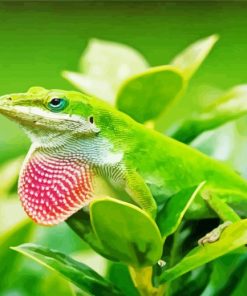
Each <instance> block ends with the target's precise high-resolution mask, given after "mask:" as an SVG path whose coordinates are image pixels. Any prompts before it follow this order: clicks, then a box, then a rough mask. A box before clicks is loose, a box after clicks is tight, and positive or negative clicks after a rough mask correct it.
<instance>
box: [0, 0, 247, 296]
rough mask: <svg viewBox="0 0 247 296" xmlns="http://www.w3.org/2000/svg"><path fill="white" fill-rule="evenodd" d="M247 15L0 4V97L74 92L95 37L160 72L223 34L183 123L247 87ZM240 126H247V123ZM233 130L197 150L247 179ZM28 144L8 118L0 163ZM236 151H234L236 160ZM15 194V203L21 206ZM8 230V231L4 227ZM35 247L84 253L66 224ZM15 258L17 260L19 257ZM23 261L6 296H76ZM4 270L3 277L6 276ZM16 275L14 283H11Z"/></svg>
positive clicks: (2, 124)
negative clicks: (40, 90)
mask: <svg viewBox="0 0 247 296" xmlns="http://www.w3.org/2000/svg"><path fill="white" fill-rule="evenodd" d="M246 16H247V3H245V2H153V1H152V2H140V1H139V2H129V1H128V2H21V1H20V2H0V95H3V94H6V93H12V92H22V91H26V90H27V89H28V88H29V87H31V86H43V87H46V88H62V89H73V86H71V85H70V84H69V83H68V82H67V81H66V80H64V79H63V78H62V76H61V72H62V71H63V70H72V71H77V70H78V61H79V58H80V56H81V53H82V52H83V50H84V49H85V48H86V46H87V43H88V40H89V39H90V38H99V39H104V40H109V41H116V42H120V43H124V44H127V45H129V46H131V47H134V48H135V49H137V50H138V51H140V52H141V53H142V54H143V55H144V56H145V57H146V59H147V61H148V62H149V63H150V65H151V66H156V65H161V64H167V63H169V62H170V61H171V60H172V58H173V57H174V56H175V55H176V54H177V53H179V52H180V51H181V50H182V49H184V48H185V47H186V46H188V45H189V44H191V43H192V42H194V41H196V40H198V39H200V38H203V37H206V36H209V35H211V34H214V33H217V34H219V35H220V41H219V42H218V43H217V45H216V46H215V48H214V49H213V51H212V52H211V53H210V55H209V56H208V58H207V60H206V61H205V62H204V64H203V65H202V66H201V68H200V69H199V71H198V72H197V73H196V75H195V76H194V77H193V79H192V81H191V83H190V85H189V89H188V91H187V94H186V96H185V97H184V98H183V102H182V104H180V107H179V110H176V112H174V113H173V114H170V115H169V116H177V117H180V116H181V117H183V116H186V113H187V112H188V110H190V111H191V110H197V109H198V108H200V106H202V105H203V104H205V103H206V102H208V101H210V100H213V98H214V97H215V96H218V94H220V93H221V92H222V91H224V90H226V89H228V88H230V87H232V86H234V85H237V84H243V83H247V31H246V28H247V17H246ZM239 124H240V126H241V127H244V126H246V125H245V123H244V121H242V122H240V123H239ZM241 124H242V125H241ZM232 129H233V127H232V126H231V125H230V126H227V127H224V130H223V132H222V130H220V131H219V134H218V137H217V140H216V137H215V135H213V137H212V140H211V142H210V141H209V142H207V145H206V146H204V145H203V144H202V143H203V142H202V143H200V144H198V146H199V148H200V149H201V150H205V152H207V153H209V154H212V155H214V156H215V157H218V158H220V159H223V160H224V161H227V162H231V164H233V165H234V167H235V169H236V170H239V171H241V172H242V173H243V174H244V175H246V168H245V167H243V161H241V158H238V159H236V158H235V157H234V155H235V154H238V149H239V147H240V148H241V153H243V147H246V146H247V145H246V142H247V139H246V136H247V129H246V131H245V130H244V128H242V131H241V133H240V134H239V135H237V136H236V134H235V133H234V136H233V132H232ZM234 129H235V127H234ZM222 135H223V136H222ZM233 139H234V140H236V139H237V140H236V141H233ZM212 141H213V142H215V141H218V143H219V142H220V143H222V145H223V146H224V149H223V150H222V145H220V146H219V145H211V144H210V145H209V144H208V143H212ZM29 145H30V142H29V140H28V139H27V137H26V136H25V134H24V133H23V131H22V130H21V129H19V128H18V127H17V126H16V125H15V124H14V123H12V122H10V121H8V120H7V119H5V118H3V117H2V116H1V117H0V164H1V165H4V163H6V162H7V161H8V160H11V159H13V158H15V157H18V156H21V155H23V154H25V152H26V151H27V149H28V147H29ZM195 145H196V144H195ZM208 146H210V147H209V148H208ZM238 146H239V147H238ZM212 147H213V148H212ZM229 147H230V148H229ZM227 149H228V150H227ZM229 149H231V151H235V153H232V154H231V156H229V153H228V152H229ZM234 149H235V150H234ZM246 149H247V148H246ZM245 151H246V150H245ZM0 176H1V174H0ZM0 181H2V180H0ZM15 188H16V187H15V186H13V192H12V194H13V198H9V199H8V201H10V200H13V199H16V195H15ZM2 204H3V203H2ZM2 204H1V203H0V206H1V205H2ZM18 206H19V205H17V207H18ZM8 208H9V209H10V210H9V211H7V210H6V209H8ZM13 209H16V210H13ZM15 211H16V212H15ZM19 211H21V210H20V209H17V208H16V205H15V206H14V208H13V205H12V204H11V203H10V205H8V204H7V203H6V204H5V205H4V207H2V208H1V209H0V215H1V217H0V221H1V223H2V222H3V219H5V220H6V219H9V220H10V221H11V220H15V218H14V216H18V215H19ZM21 215H22V214H21ZM3 224H4V223H3ZM7 224H11V223H7ZM5 230H6V227H5V228H4V227H2V228H0V231H2V232H3V231H5ZM65 237H66V239H65ZM34 241H36V242H41V243H44V242H45V243H44V244H45V245H46V246H49V247H54V248H56V249H60V250H62V251H64V252H66V253H73V252H79V250H81V244H82V243H81V241H80V240H79V239H78V238H77V237H76V236H75V235H74V234H73V233H72V232H71V231H70V230H69V229H68V228H67V226H66V225H61V226H58V227H54V228H52V229H43V228H39V230H38V231H37V232H36V236H35V239H34ZM85 248H86V247H85ZM1 252H2V254H3V251H0V255H1ZM11 252H12V251H11ZM8 254H10V258H12V256H13V255H12V253H8ZM90 256H93V255H92V253H88V255H87V256H86V257H85V256H84V259H83V261H84V262H85V260H87V261H89V259H90V258H91V257H90ZM18 260H22V263H21V264H20V265H18V266H17V265H16V267H15V265H14V267H13V270H12V271H9V273H8V275H7V276H6V277H5V278H2V285H1V284H0V295H1V296H2V295H4V296H16V295H21V296H23V295H24V296H26V295H32V296H33V295H54V291H56V293H58V295H70V293H72V292H71V290H70V288H69V287H68V290H66V289H67V288H66V289H65V288H64V287H65V286H66V285H67V284H66V283H65V282H62V283H61V284H60V285H57V284H56V285H54V283H57V278H56V280H55V281H54V278H53V276H52V278H51V275H50V273H48V272H46V271H45V270H44V269H42V267H38V266H37V265H36V264H33V263H31V262H29V261H28V260H27V259H18ZM97 260H98V261H97V262H96V264H95V265H96V269H100V268H101V265H100V264H101V262H100V261H99V259H97ZM92 262H93V261H91V264H92ZM3 266H5V268H7V267H6V265H3ZM3 266H2V269H1V267H0V274H4V270H3ZM5 270H8V268H7V269H5ZM13 271H14V274H15V276H11V272H13ZM1 272H2V273H1ZM18 274H19V277H18ZM54 277H55V276H54ZM30 281H31V282H32V285H30V284H29V283H30ZM59 281H61V280H60V279H59ZM59 287H62V288H61V291H60V290H59ZM51 291H52V292H51ZM71 295H72V294H71Z"/></svg>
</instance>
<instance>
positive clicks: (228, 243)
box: [160, 219, 247, 283]
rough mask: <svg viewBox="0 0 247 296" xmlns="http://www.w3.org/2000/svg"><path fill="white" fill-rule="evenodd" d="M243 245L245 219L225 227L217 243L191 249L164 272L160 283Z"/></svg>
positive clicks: (246, 231) (245, 240)
mask: <svg viewBox="0 0 247 296" xmlns="http://www.w3.org/2000/svg"><path fill="white" fill-rule="evenodd" d="M245 244H247V219H244V220H241V221H239V222H236V223H233V224H232V225H230V226H229V227H227V228H226V229H225V230H224V231H223V233H222V235H221V237H220V239H219V240H218V241H216V242H214V243H211V244H206V245H204V246H199V247H196V248H195V249H193V250H192V251H191V252H189V254H188V255H186V256H185V257H184V258H183V259H182V260H181V261H180V262H179V263H178V264H176V265H175V266H173V267H171V268H170V269H167V270H165V271H164V272H163V273H162V275H161V277H160V282H161V283H164V282H167V281H172V280H174V279H176V278H178V277H180V276H181V275H183V274H185V273H186V272H189V271H191V270H193V269H195V268H197V267H199V266H201V265H203V264H206V263H208V262H210V261H212V260H214V259H216V258H218V257H220V256H222V255H225V254H227V253H229V252H231V251H233V250H235V249H237V248H239V247H241V246H243V245H245Z"/></svg>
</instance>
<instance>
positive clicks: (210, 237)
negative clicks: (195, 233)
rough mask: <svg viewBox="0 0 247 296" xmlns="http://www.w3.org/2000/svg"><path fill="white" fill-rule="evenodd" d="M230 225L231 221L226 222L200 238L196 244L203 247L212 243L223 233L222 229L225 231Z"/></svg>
mask: <svg viewBox="0 0 247 296" xmlns="http://www.w3.org/2000/svg"><path fill="white" fill-rule="evenodd" d="M231 224H232V222H231V221H226V222H224V223H223V224H220V225H219V226H218V227H217V228H215V229H213V230H212V231H211V232H209V233H207V234H206V235H205V236H203V237H202V238H200V239H199V240H198V244H199V245H200V246H203V245H205V244H207V243H214V242H215V241H217V240H218V239H219V238H220V236H221V233H222V232H223V231H224V229H226V228H227V227H228V226H229V225H231Z"/></svg>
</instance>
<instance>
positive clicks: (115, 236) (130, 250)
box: [90, 198, 162, 267]
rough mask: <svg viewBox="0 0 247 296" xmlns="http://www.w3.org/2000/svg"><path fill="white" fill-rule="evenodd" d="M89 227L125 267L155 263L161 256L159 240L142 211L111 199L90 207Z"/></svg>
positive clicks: (151, 222)
mask: <svg viewBox="0 0 247 296" xmlns="http://www.w3.org/2000/svg"><path fill="white" fill-rule="evenodd" d="M90 213H91V220H92V225H93V228H94V230H95V233H96V234H97V236H98V237H99V239H100V241H101V242H102V244H103V245H104V247H105V249H107V250H108V252H109V253H111V254H112V255H113V256H115V257H116V259H118V260H119V261H122V262H124V263H126V264H129V265H132V266H135V267H143V266H150V265H153V264H155V263H156V262H157V261H158V260H159V259H160V257H161V254H162V240H161V236H160V233H159V229H158V227H157V225H156V224H155V223H154V221H153V220H152V219H151V218H150V217H149V216H148V215H147V214H146V213H145V212H144V211H143V210H141V209H139V208H138V207H136V206H134V205H131V204H129V203H126V202H123V201H119V200H116V199H111V198H104V199H96V200H95V201H93V202H92V203H91V205H90Z"/></svg>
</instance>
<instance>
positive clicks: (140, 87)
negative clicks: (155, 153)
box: [117, 66, 184, 123]
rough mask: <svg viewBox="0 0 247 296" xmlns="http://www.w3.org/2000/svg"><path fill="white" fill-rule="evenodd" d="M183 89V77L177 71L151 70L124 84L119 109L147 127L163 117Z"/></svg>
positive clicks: (118, 97) (169, 69) (170, 67)
mask: <svg viewBox="0 0 247 296" xmlns="http://www.w3.org/2000/svg"><path fill="white" fill-rule="evenodd" d="M183 86H184V81H183V77H182V74H181V73H180V71H179V70H178V69H177V68H175V67H173V66H160V67H154V68H150V69H148V70H147V71H145V72H143V73H141V74H138V75H136V76H132V77H131V78H129V79H128V80H126V81H125V82H124V83H123V84H122V86H121V87H120V89H119V92H118V94H117V107H118V108H119V110H120V111H123V112H125V113H127V114H128V115H130V116H131V117H132V118H134V119H135V120H137V121H139V122H141V123H144V122H146V121H148V120H151V119H155V118H157V117H158V116H159V115H161V113H162V112H164V110H165V109H166V108H167V107H168V106H169V105H170V104H171V103H173V102H174V100H175V99H176V98H177V97H178V96H179V94H180V93H181V91H182V89H183Z"/></svg>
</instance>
